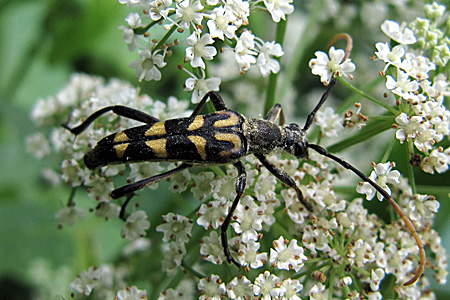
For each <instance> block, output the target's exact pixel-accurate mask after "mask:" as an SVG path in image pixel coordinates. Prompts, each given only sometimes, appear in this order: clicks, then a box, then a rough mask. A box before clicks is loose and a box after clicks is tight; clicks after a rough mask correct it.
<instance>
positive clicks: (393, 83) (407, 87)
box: [386, 70, 419, 100]
mask: <svg viewBox="0 0 450 300" xmlns="http://www.w3.org/2000/svg"><path fill="white" fill-rule="evenodd" d="M408 78H409V76H408V74H407V73H406V72H403V71H402V70H398V72H397V80H395V79H394V78H393V77H392V76H391V75H387V76H386V88H387V89H388V90H391V92H392V93H394V94H396V95H398V96H400V97H402V98H403V99H405V100H409V99H415V98H416V95H414V92H415V91H417V89H418V88H419V83H418V82H417V81H416V80H409V79H408Z"/></svg>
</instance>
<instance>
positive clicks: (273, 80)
mask: <svg viewBox="0 0 450 300" xmlns="http://www.w3.org/2000/svg"><path fill="white" fill-rule="evenodd" d="M286 26H287V22H286V20H281V21H280V22H279V23H278V25H277V33H276V37H275V42H276V43H279V44H280V45H283V41H284V36H285V35H286ZM275 59H276V60H277V61H278V62H280V60H281V58H280V57H275ZM277 82H278V74H275V73H270V75H269V82H268V84H267V92H266V102H265V103H264V115H265V114H267V112H268V111H269V110H270V109H271V108H272V106H274V105H275V95H276V92H277Z"/></svg>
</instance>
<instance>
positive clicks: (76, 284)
mask: <svg viewBox="0 0 450 300" xmlns="http://www.w3.org/2000/svg"><path fill="white" fill-rule="evenodd" d="M101 275H102V269H101V268H97V267H89V269H88V270H87V271H83V272H81V274H80V275H78V276H77V278H76V279H75V280H74V281H73V282H72V283H71V284H70V288H71V289H72V290H74V291H75V292H77V293H80V294H83V295H85V296H89V295H90V294H91V292H92V289H93V288H94V287H96V286H97V285H98V283H99V279H100V277H101Z"/></svg>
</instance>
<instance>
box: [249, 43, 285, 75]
mask: <svg viewBox="0 0 450 300" xmlns="http://www.w3.org/2000/svg"><path fill="white" fill-rule="evenodd" d="M283 54H284V52H283V50H282V49H281V45H280V44H278V43H276V44H275V42H266V43H264V45H263V46H262V47H261V48H260V49H259V55H258V59H257V61H256V64H257V65H258V67H259V70H260V71H261V74H262V75H263V76H264V77H267V76H269V74H270V72H272V73H275V74H276V73H278V72H279V71H280V63H279V62H278V61H277V60H276V59H274V58H273V56H276V57H280V56H282V55H283Z"/></svg>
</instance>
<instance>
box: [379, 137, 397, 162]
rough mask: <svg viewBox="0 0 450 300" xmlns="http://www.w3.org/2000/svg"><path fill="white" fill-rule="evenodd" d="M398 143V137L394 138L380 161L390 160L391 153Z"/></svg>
mask: <svg viewBox="0 0 450 300" xmlns="http://www.w3.org/2000/svg"><path fill="white" fill-rule="evenodd" d="M396 143H397V139H392V141H391V142H390V143H389V145H388V147H387V149H386V151H385V152H384V155H383V157H382V158H381V160H380V163H385V162H386V161H387V160H388V158H389V155H391V153H392V149H394V146H395V144H396Z"/></svg>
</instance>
